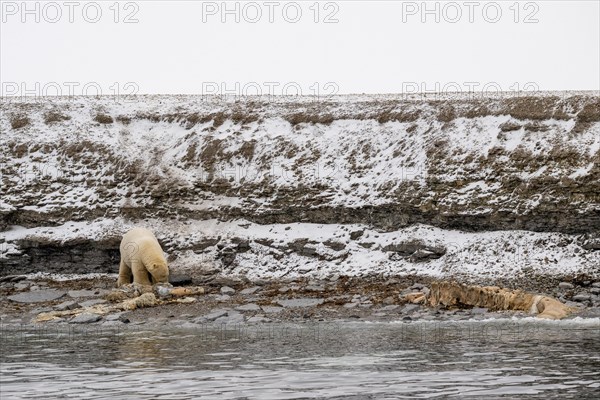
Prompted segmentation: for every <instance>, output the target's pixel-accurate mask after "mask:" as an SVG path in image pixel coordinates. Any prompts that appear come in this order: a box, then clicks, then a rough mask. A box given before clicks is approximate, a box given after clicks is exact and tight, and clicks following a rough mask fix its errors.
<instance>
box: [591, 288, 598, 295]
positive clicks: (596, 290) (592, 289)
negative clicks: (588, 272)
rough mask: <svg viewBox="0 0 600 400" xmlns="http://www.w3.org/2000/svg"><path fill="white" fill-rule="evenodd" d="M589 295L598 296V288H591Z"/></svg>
mask: <svg viewBox="0 0 600 400" xmlns="http://www.w3.org/2000/svg"><path fill="white" fill-rule="evenodd" d="M590 293H592V294H596V295H598V294H600V288H597V287H593V288H591V289H590Z"/></svg>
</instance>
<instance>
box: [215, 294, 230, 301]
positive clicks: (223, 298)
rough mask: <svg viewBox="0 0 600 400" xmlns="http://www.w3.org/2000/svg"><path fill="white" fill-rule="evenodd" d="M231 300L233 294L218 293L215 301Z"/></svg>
mask: <svg viewBox="0 0 600 400" xmlns="http://www.w3.org/2000/svg"><path fill="white" fill-rule="evenodd" d="M229 300H231V296H229V295H227V294H221V295H216V296H215V301H219V302H222V301H229Z"/></svg>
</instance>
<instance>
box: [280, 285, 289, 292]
mask: <svg viewBox="0 0 600 400" xmlns="http://www.w3.org/2000/svg"><path fill="white" fill-rule="evenodd" d="M290 290H291V289H290V288H289V287H288V286H283V287H280V288H279V290H278V292H279V293H287V292H289V291H290Z"/></svg>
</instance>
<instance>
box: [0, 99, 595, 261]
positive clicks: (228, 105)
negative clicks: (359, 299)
mask: <svg viewBox="0 0 600 400" xmlns="http://www.w3.org/2000/svg"><path fill="white" fill-rule="evenodd" d="M1 100H2V101H1V102H0V111H1V115H0V130H1V131H2V142H1V143H0V149H1V157H2V159H1V164H2V166H1V170H2V176H1V183H2V187H1V189H0V190H1V194H2V196H1V198H2V200H1V202H0V229H3V230H5V231H6V230H7V229H8V227H9V226H12V225H18V226H23V227H25V228H23V229H27V230H28V232H29V230H31V229H46V228H43V227H52V226H66V225H65V224H69V223H71V221H79V223H83V224H89V223H91V224H92V225H93V226H96V223H92V221H99V220H102V221H111V220H114V219H115V218H123V221H125V223H144V220H152V221H162V222H161V223H158V225H157V226H156V229H157V230H158V231H160V232H165V231H166V229H167V226H168V223H169V222H168V221H170V220H175V221H179V222H180V223H183V222H185V221H188V222H190V223H191V224H192V225H193V226H196V225H194V224H197V223H198V224H201V223H202V221H207V220H215V219H218V220H221V221H234V220H242V219H243V220H247V221H249V222H248V223H251V224H253V225H252V226H253V227H254V228H253V229H258V230H260V228H259V227H260V226H270V227H273V229H275V227H277V226H286V227H288V228H290V229H299V226H296V225H294V224H310V225H309V226H311V227H315V226H322V227H321V228H318V229H325V230H327V229H330V228H331V229H333V227H337V228H335V229H341V228H339V227H340V226H344V225H347V226H351V225H352V226H363V227H364V228H365V229H367V230H369V229H370V230H373V231H378V232H381V234H382V235H383V234H400V233H401V232H405V231H406V230H407V229H408V230H409V229H411V227H413V226H430V227H435V228H431V229H439V232H440V233H439V234H438V236H440V237H446V236H447V235H451V236H452V235H454V234H453V233H451V232H456V231H471V232H477V234H481V235H491V236H489V237H490V238H491V237H493V235H494V233H488V231H501V232H503V233H502V235H507V236H506V238H510V239H506V240H507V241H510V240H517V243H518V240H521V239H515V238H514V237H513V236H511V235H512V233H511V231H515V232H517V231H535V232H547V233H545V234H548V235H554V233H552V232H556V234H558V233H560V234H566V235H567V237H568V238H569V242H570V243H571V242H572V243H584V242H585V241H586V240H588V239H589V238H592V239H593V238H594V237H596V236H597V235H598V234H599V232H600V195H599V193H600V95H599V94H598V93H593V92H557V93H538V94H535V95H525V94H514V93H513V94H500V95H497V96H487V97H486V96H476V95H468V94H464V95H460V96H458V95H454V94H451V95H445V96H442V95H435V94H429V95H425V96H414V95H413V96H402V95H377V96H365V95H349V96H335V97H331V98H325V99H314V98H310V97H307V98H296V99H293V100H290V99H289V98H269V99H261V98H243V99H239V98H238V99H235V98H234V99H220V98H210V97H209V98H207V97H201V96H139V97H135V98H131V99H127V98H121V99H117V100H115V99H113V98H110V97H103V98H85V97H76V98H53V99H25V100H23V99H10V98H3V99H1ZM161 224H162V225H161ZM100 226H103V227H102V228H98V229H100V231H99V232H100V233H99V234H100V235H101V237H102V238H104V237H108V236H110V240H108V239H107V240H104V239H98V237H96V236H93V235H91V233H90V234H89V235H87V236H86V235H80V237H79V239H78V242H77V243H83V244H84V245H85V246H87V247H86V249H87V250H85V251H90V252H93V253H94V254H95V255H96V256H97V257H98V263H100V264H101V263H102V262H105V263H106V262H108V261H107V260H112V258H114V248H115V244H116V243H118V235H116V234H115V235H112V234H111V235H108V236H106V235H105V233H106V232H108V229H109V227H108V226H105V225H100ZM94 229H96V228H94ZM111 229H112V228H111ZM115 229H116V231H120V228H118V227H117V228H115ZM172 229H175V231H174V232H175V233H174V235H176V236H177V235H178V234H177V232H179V230H180V228H179V225H177V227H176V226H173V227H172ZM198 229H204V228H203V227H202V226H200V225H198ZM277 229H278V228H277ZM116 231H115V232H116ZM386 232H387V233H386ZM30 233H31V232H30ZM305 233H306V237H305V239H307V238H308V239H310V238H311V237H312V236H314V233H310V230H307V231H305ZM402 234H403V233H402ZM464 234H465V235H466V234H467V233H464ZM532 234H533V233H532ZM545 234H542V233H540V235H545ZM583 234H585V235H587V236H585V239H582V240H583V241H582V240H580V239H579V238H580V237H582V236H581V235H583ZM0 235H2V236H5V235H8V236H7V237H6V239H5V242H4V243H1V244H0V246H2V248H3V253H2V254H4V255H5V256H7V258H5V259H4V260H2V261H3V262H5V261H6V260H7V259H8V260H9V261H10V265H13V266H15V265H18V264H19V261H18V259H19V256H18V254H19V252H20V251H22V252H25V253H27V254H29V253H28V252H30V253H31V252H33V253H35V251H34V250H27V249H33V248H35V246H38V247H37V248H38V250H37V251H38V253H35V254H37V256H39V257H41V258H40V260H41V259H46V258H44V257H47V256H48V255H49V254H50V252H45V250H44V251H42V250H40V246H42V247H43V246H50V247H52V246H59V245H60V244H61V239H60V238H59V237H58V236H56V235H55V234H43V235H42V236H37V239H35V238H34V239H35V240H29V239H27V240H25V239H24V237H19V238H16V237H14V238H13V239H14V240H13V239H11V240H8V237H9V236H10V235H12V234H11V233H9V232H2V233H0ZM28 235H29V234H28ZM102 235H104V236H102ZM197 235H200V236H202V235H203V233H202V232H197ZM536 235H537V234H536ZM29 236H30V235H29ZM179 236H181V235H179ZM417 236H418V235H417ZM434 236H435V235H434ZM486 237H487V236H486ZM540 237H541V236H540ZM238 239H239V238H238ZM296 239H298V238H296ZM296 239H294V240H296ZM413 239H418V238H416V236H415V238H413ZM537 239H539V237H538V238H536V240H537ZM98 240H100V242H101V243H102V244H101V245H100V246H99V247H98V246H97V242H98ZM103 240H104V241H103ZM182 240H183V239H181V238H180V239H178V240H175V241H172V242H169V249H170V250H171V251H172V252H175V253H177V254H179V256H180V257H181V259H180V261H181V260H184V259H185V257H188V259H189V260H188V261H189V262H188V264H189V265H192V264H194V263H195V262H196V261H194V257H195V256H192V255H189V254H188V255H187V256H186V254H187V253H185V252H186V251H188V250H189V249H187V248H186V246H184V245H183V244H182V243H183V242H182ZM198 240H200V239H198ZM261 240H262V239H261ZM323 240H324V241H327V240H328V239H323ZM478 240H480V241H483V242H485V243H487V239H484V238H483V237H482V238H478ZM503 240H504V239H503ZM523 240H524V239H523ZM557 240H558V239H557ZM594 240H595V239H594ZM180 242H181V243H180ZM405 242H410V240H409V239H408V238H407V239H406V240H405ZM426 242H427V241H426ZM434 242H435V241H434ZM443 242H444V243H446V245H443V247H445V248H446V250H445V253H444V254H443V255H441V256H440V257H439V258H435V259H434V260H441V261H432V260H428V261H425V263H433V264H431V271H437V272H435V273H438V272H440V271H441V270H440V269H439V268H441V265H442V264H444V265H448V260H446V261H444V260H445V258H446V257H447V254H450V252H449V251H448V245H449V244H448V243H447V240H445V239H444V241H443ZM493 242H494V240H492V239H490V246H491V245H492V243H493ZM501 242H502V241H501ZM36 243H37V244H36ZM178 243H179V244H178ZM402 243H404V242H402ZM428 243H429V242H428ZM586 243H587V242H586ZM594 243H595V242H594ZM67 244H69V243H67ZM430 244H431V246H433V247H431V246H430V247H429V248H427V247H426V248H424V249H416V250H415V249H412V250H414V251H419V252H423V251H424V252H427V251H433V253H435V252H436V248H435V246H437V245H436V244H435V243H433V242H432V243H430ZM69 245H70V244H69ZM32 246H34V247H32ZM85 246H84V247H85ZM211 246H212V247H214V246H216V243H212V244H211ZM211 246H209V247H211ZM440 246H442V245H441V244H440ZM494 246H495V245H494ZM577 246H579V245H577ZM591 246H592V247H590V248H588V249H584V250H583V251H584V253H582V254H579V255H577V256H576V257H583V258H581V259H579V258H576V261H573V262H572V263H571V261H569V263H567V264H568V265H571V266H572V265H575V264H577V263H579V264H578V265H579V266H578V267H577V268H580V267H581V268H583V270H586V268H587V269H588V270H589V268H591V265H592V264H593V263H596V264H595V265H597V259H595V258H594V257H595V256H592V254H596V253H594V250H593V246H594V245H591ZM192 247H193V246H192ZM251 247H252V245H251ZM359 247H360V246H359ZM359 247H357V248H356V249H353V250H352V251H350V255H348V256H347V257H349V258H350V259H353V257H355V256H354V255H356V257H363V258H364V260H367V259H368V260H369V261H368V262H367V261H365V262H364V265H366V266H367V267H366V268H367V269H369V268H373V270H378V268H384V269H385V268H392V269H393V268H396V267H393V265H395V264H394V263H397V262H407V263H410V262H411V261H410V260H409V261H406V260H404V258H402V257H401V258H402V260H400V259H398V260H391V261H390V258H389V254H387V253H388V252H389V251H384V252H383V253H382V256H381V257H382V259H381V260H382V261H381V263H382V264H381V265H385V267H383V266H382V267H376V266H375V265H376V264H377V262H378V261H377V260H378V258H377V257H378V256H376V255H377V253H376V252H375V251H367V250H365V249H366V248H363V247H360V248H359ZM383 247H385V245H383ZM450 247H451V246H450ZM492 247H493V246H492ZM588 247H589V246H588ZM52 248H53V249H54V250H56V249H55V248H54V247H52ZM494 248H495V247H494ZM533 248H535V246H533V247H532V249H533ZM361 249H362V250H361ZM363 250H364V251H363ZM388 250H390V249H388ZM396 250H398V249H395V250H394V249H391V250H390V251H392V253H394V252H396V253H398V251H396ZM484 250H485V249H480V253H481V254H483V253H485V251H484ZM49 251H50V250H49ZM211 251H217V250H215V249H213V250H211ZM311 251H312V250H309V252H311ZM498 251H500V250H498ZM532 251H533V250H532ZM573 251H574V250H573ZM107 252H109V253H110V252H112V253H110V254H109V255H107V254H108V253H107ZM253 252H254V249H253V250H252V251H250V252H243V254H242V253H240V254H239V256H238V257H237V258H236V260H237V261H239V260H241V259H242V258H243V257H244V256H245V255H250V254H253ZM400 252H401V253H402V251H400ZM545 252H546V249H543V248H540V249H538V250H537V251H534V253H535V254H537V255H539V256H540V257H541V256H542V255H543V256H544V257H543V258H548V260H553V259H556V258H557V257H558V258H560V259H562V260H565V259H566V258H564V257H563V255H562V253H560V254H559V253H553V252H554V250H552V251H551V254H546V253H545ZM33 253H32V254H33ZM105 253H106V254H105ZM184 253H185V254H184ZM284 253H285V252H284ZM363 253H365V254H363ZM11 254H12V255H11ZM35 254H33V255H31V254H30V256H32V257H34V256H36V255H35ZM360 254H363V255H362V256H360ZM419 254H421V253H419ZM9 255H11V256H10V257H8V256H9ZM63 256H64V257H67V258H68V256H69V255H68V254H66V253H65V254H63ZM61 257H62V256H61ZM103 257H104V258H103ZM111 257H112V258H111ZM285 257H286V258H285V259H286V260H287V261H288V262H289V263H283V262H282V267H281V268H284V267H283V265H284V264H285V265H296V264H294V263H292V262H291V261H290V260H291V259H290V260H288V257H287V255H286V256H285ZM300 257H303V258H301V259H300V260H304V258H306V257H310V255H308V256H307V255H306V254H305V255H300ZM500 257H503V256H500ZM586 257H588V258H586ZM589 257H591V258H589ZM34 258H35V257H34ZM326 258H327V257H326ZM409 258H410V257H408V258H407V259H409ZM417 258H418V257H417ZM413 259H414V258H413ZM492 259H494V258H493V257H492ZM102 260H104V261H102ZM356 260H358V258H357V259H356ZM403 260H404V261H403ZM237 261H236V262H237ZM309 261H310V260H309ZM309 261H306V260H304V261H302V262H309ZM40 262H41V261H40ZM111 262H112V261H111ZM310 262H312V261H310ZM310 262H309V263H310ZM356 262H358V261H356ZM418 262H419V263H421V262H422V261H421V260H419V261H418ZM498 262H499V264H498V265H499V266H498V267H497V269H499V270H502V271H512V269H510V268H508V265H509V264H510V263H509V262H508V261H507V260H505V259H501V260H500V261H498ZM528 262H529V261H528ZM565 262H566V261H564V262H560V263H558V264H557V267H556V268H557V269H556V271H559V270H564V271H570V272H573V273H575V272H576V271H575V269H576V268H575V267H571V266H567V264H565ZM435 263H439V264H440V265H438V266H434V264H435ZM550 263H552V262H551V261H550ZM300 264H301V262H300V261H298V264H297V266H299V265H300ZM534 264H535V263H534ZM332 265H335V263H334V262H332V263H330V267H331V266H332ZM407 265H408V264H407ZM419 265H421V266H422V265H424V264H419ZM461 265H463V266H465V265H467V264H465V263H464V262H461ZM478 265H479V264H478ZM457 266H458V264H457ZM546 267H547V268H552V267H550V266H546ZM240 268H242V269H243V267H240ZM352 268H353V267H352ZM403 268H404V267H403ZM406 268H408V267H406ZM411 268H413V267H411ZM436 268H437V269H436ZM465 268H466V267H465ZM494 268H496V267H494ZM507 268H508V269H507ZM511 268H512V267H511ZM574 268H575V269H574ZM417 269H421V270H423V269H422V268H421V267H419V268H417ZM409 270H410V268H408V269H405V270H404V272H406V273H408V271H409ZM467 270H468V268H467ZM539 270H540V271H542V270H543V265H542V264H540V267H539ZM94 271H96V272H101V271H100V269H94ZM232 271H233V270H232ZM236 271H237V270H236ZM278 271H280V270H279V269H278ZM449 271H454V270H452V268H450V270H449ZM238 272H239V271H238ZM454 272H456V271H454ZM454 272H453V273H454ZM570 272H569V273H570ZM432 273H434V272H432ZM473 273H475V272H473Z"/></svg>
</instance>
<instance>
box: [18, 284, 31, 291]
mask: <svg viewBox="0 0 600 400" xmlns="http://www.w3.org/2000/svg"><path fill="white" fill-rule="evenodd" d="M30 285H31V283H29V282H19V283H17V284H16V285H15V289H17V290H24V289H29V286H30Z"/></svg>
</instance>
